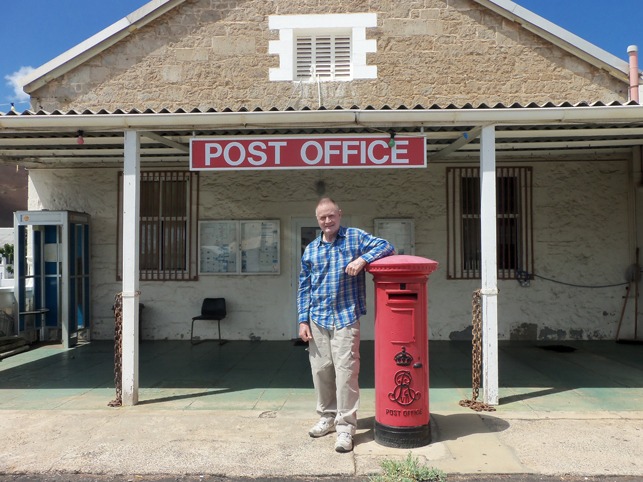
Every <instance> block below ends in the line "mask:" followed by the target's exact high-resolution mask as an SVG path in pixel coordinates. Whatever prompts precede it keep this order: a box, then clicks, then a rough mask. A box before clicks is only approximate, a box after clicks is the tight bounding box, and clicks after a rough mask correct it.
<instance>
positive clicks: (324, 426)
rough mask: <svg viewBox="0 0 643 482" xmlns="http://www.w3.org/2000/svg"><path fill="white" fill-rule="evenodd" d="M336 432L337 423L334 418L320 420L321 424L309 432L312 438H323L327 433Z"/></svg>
mask: <svg viewBox="0 0 643 482" xmlns="http://www.w3.org/2000/svg"><path fill="white" fill-rule="evenodd" d="M334 431H335V422H334V421H333V419H332V418H320V419H319V422H317V424H315V426H314V427H313V428H311V429H310V430H309V431H308V435H310V436H311V437H323V436H324V435H326V434H327V433H330V432H334Z"/></svg>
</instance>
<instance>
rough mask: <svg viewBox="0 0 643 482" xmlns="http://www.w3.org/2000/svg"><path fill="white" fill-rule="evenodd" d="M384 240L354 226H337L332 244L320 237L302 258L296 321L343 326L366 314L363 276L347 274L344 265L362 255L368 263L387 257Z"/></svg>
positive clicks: (388, 251) (390, 249) (389, 250)
mask: <svg viewBox="0 0 643 482" xmlns="http://www.w3.org/2000/svg"><path fill="white" fill-rule="evenodd" d="M393 253H395V248H393V246H392V245H391V244H390V243H389V242H388V241H386V240H384V239H382V238H377V237H375V236H373V235H371V234H368V233H367V232H366V231H362V230H361V229H355V228H344V227H341V226H340V228H339V231H338V232H337V236H336V237H335V239H334V240H333V242H332V243H327V242H325V241H323V240H322V236H319V237H318V238H317V239H315V241H313V242H312V243H310V244H309V245H308V246H307V247H306V251H304V256H303V257H302V258H301V273H300V274H299V291H298V292H297V311H298V312H299V323H308V322H309V321H311V320H312V321H313V322H314V323H316V324H318V325H319V326H321V327H323V328H328V329H330V328H337V329H339V328H344V327H345V326H348V325H351V324H353V323H355V321H357V319H358V318H359V317H360V316H362V315H365V314H366V278H365V274H364V270H362V271H360V273H359V274H358V275H357V276H350V275H348V274H346V272H345V270H346V266H348V264H349V263H350V262H351V261H354V260H356V259H357V258H359V257H362V258H363V259H364V260H365V261H366V262H367V263H370V262H371V261H375V260H376V259H379V258H383V257H384V256H390V255H392V254H393Z"/></svg>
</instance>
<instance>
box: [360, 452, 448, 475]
mask: <svg viewBox="0 0 643 482" xmlns="http://www.w3.org/2000/svg"><path fill="white" fill-rule="evenodd" d="M380 466H381V467H382V474H381V475H374V476H371V477H369V479H370V482H444V481H445V480H446V478H447V476H446V474H445V473H444V472H442V471H441V470H439V469H436V468H433V467H427V466H425V465H420V460H419V459H418V458H417V457H413V454H412V452H409V454H408V455H407V456H406V459H405V460H403V461H401V462H398V461H397V460H389V459H384V460H382V462H380Z"/></svg>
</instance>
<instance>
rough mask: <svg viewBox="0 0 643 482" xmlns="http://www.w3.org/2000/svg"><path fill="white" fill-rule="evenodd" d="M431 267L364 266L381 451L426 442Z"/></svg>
mask: <svg viewBox="0 0 643 482" xmlns="http://www.w3.org/2000/svg"><path fill="white" fill-rule="evenodd" d="M437 268H438V263H437V262H435V261H431V260H430V259H426V258H421V257H419V256H406V255H400V256H388V257H386V258H382V259H378V260H377V261H374V262H372V263H371V264H370V265H369V266H368V268H367V270H368V271H369V272H370V273H371V274H372V275H373V278H374V281H375V441H376V442H377V443H379V444H381V445H385V446H387V447H396V448H415V447H422V446H424V445H427V444H429V443H430V441H431V431H430V425H429V336H428V335H429V333H428V318H427V281H428V279H429V274H430V273H432V272H433V271H435V270H436V269H437Z"/></svg>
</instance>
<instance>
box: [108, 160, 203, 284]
mask: <svg viewBox="0 0 643 482" xmlns="http://www.w3.org/2000/svg"><path fill="white" fill-rule="evenodd" d="M170 182H184V183H185V188H184V189H179V188H178V187H177V188H176V189H174V188H173V189H170V190H167V185H168V183H170ZM145 183H154V184H156V183H158V189H156V188H154V189H152V190H150V189H146V188H144V187H143V186H145V185H146V184H145ZM117 184H118V203H117V205H118V208H117V229H116V231H117V240H116V260H117V267H116V280H117V281H122V269H123V259H122V243H123V239H122V229H121V226H122V224H123V221H122V215H123V210H122V206H123V187H122V186H123V172H122V171H119V172H118V183H117ZM154 184H151V185H154ZM176 186H179V184H176ZM181 191H183V192H181ZM139 196H140V202H141V204H140V208H139V230H140V231H139V280H140V281H194V280H198V269H197V268H198V267H197V260H196V255H197V253H196V252H197V246H196V242H197V239H196V228H197V223H198V219H199V174H198V172H191V171H141V176H140V182H139ZM168 198H169V201H168ZM178 199H182V201H181V202H178V201H177V200H178ZM181 204H183V205H184V209H179V210H176V208H177V206H178V207H179V208H180V206H181ZM155 211H156V212H157V213H158V214H157V215H154V212H155ZM168 211H169V214H168ZM177 223H178V224H177ZM168 224H169V225H170V227H169V229H168ZM173 224H175V226H174V227H173V226H172V225H173ZM151 228H155V230H154V233H153V235H152V236H151V237H150V236H149V235H148V234H147V233H149V232H150V229H151ZM177 232H179V233H181V234H180V235H177ZM168 235H169V238H168ZM168 239H171V240H172V242H169V243H168ZM153 245H156V247H155V248H154V247H153ZM168 258H169V261H168ZM177 260H179V262H176V261H177Z"/></svg>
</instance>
